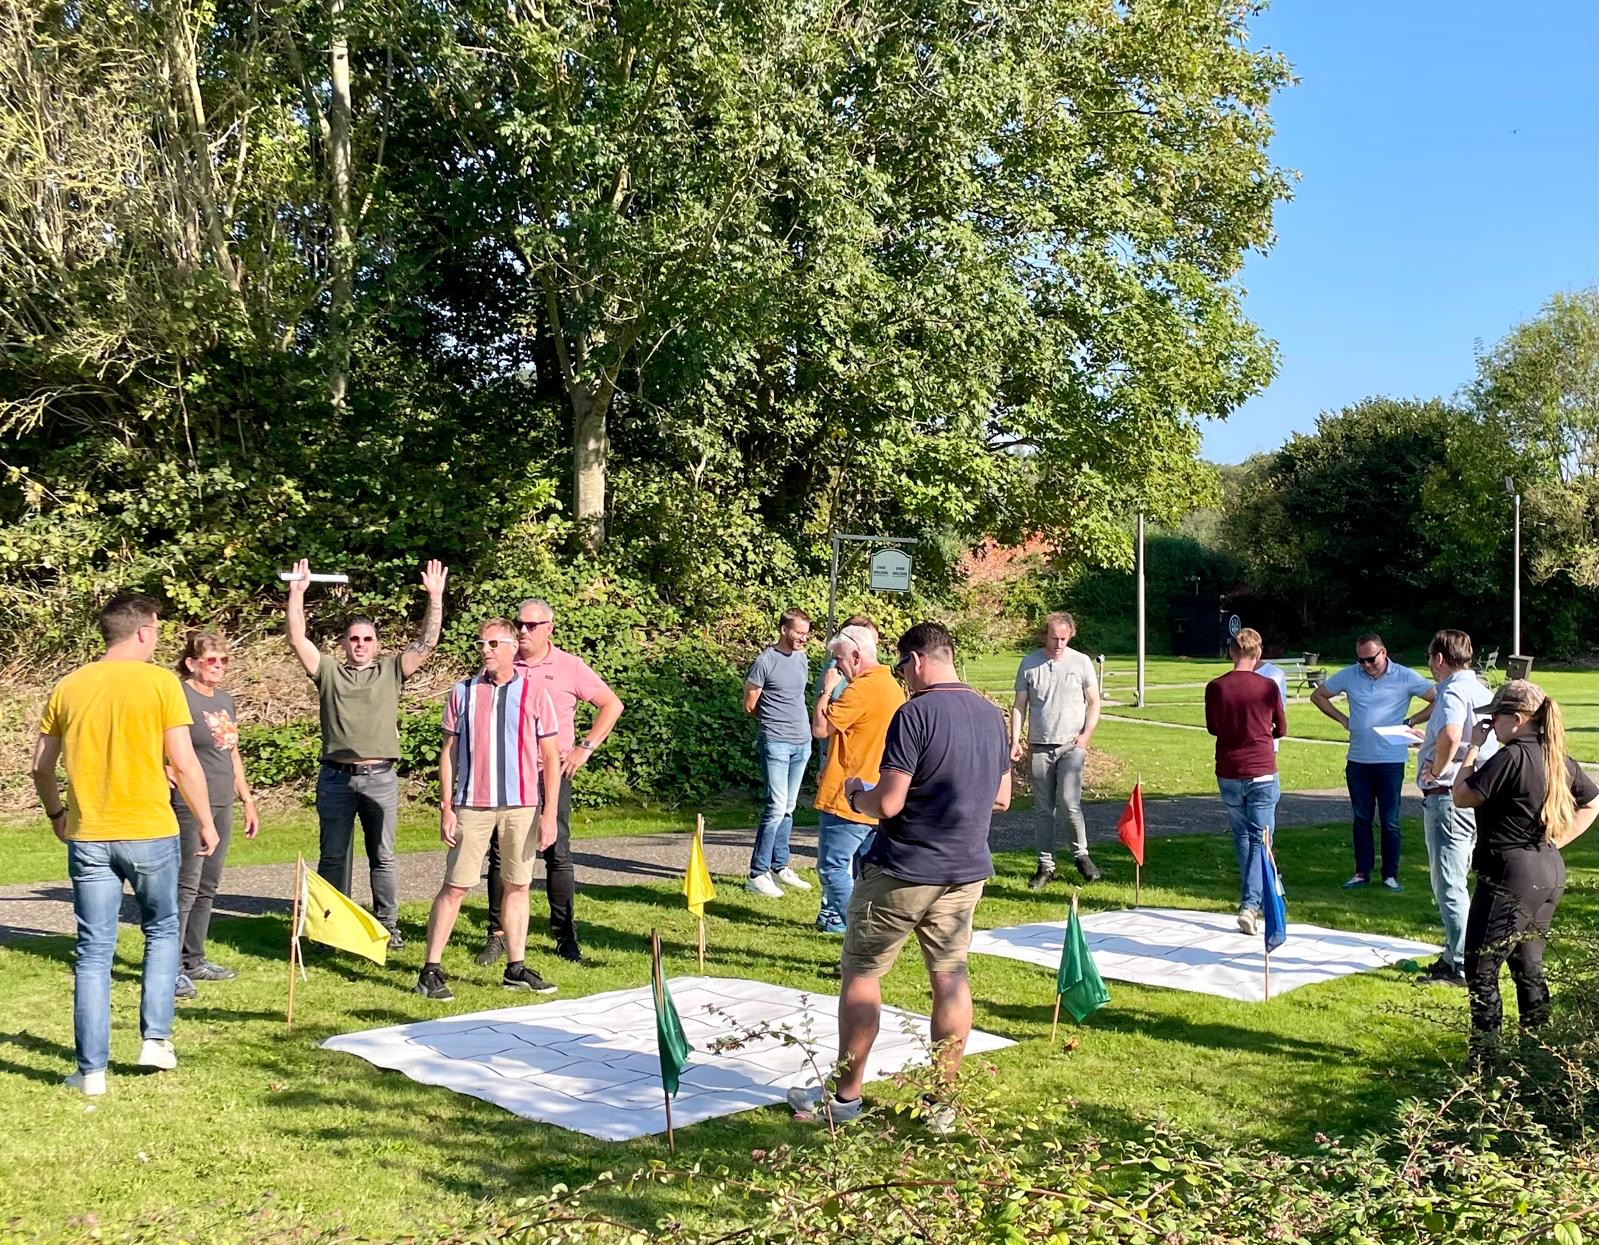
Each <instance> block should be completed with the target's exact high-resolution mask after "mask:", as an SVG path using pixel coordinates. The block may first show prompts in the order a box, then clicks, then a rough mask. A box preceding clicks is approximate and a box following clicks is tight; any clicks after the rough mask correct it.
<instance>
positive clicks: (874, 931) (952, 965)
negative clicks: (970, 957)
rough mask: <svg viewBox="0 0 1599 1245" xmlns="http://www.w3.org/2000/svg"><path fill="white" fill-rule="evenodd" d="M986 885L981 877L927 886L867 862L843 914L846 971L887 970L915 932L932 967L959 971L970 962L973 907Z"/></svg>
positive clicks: (860, 973)
mask: <svg viewBox="0 0 1599 1245" xmlns="http://www.w3.org/2000/svg"><path fill="white" fill-rule="evenodd" d="M983 886H984V883H982V882H964V883H962V884H961V885H959V886H926V885H923V884H922V883H920V882H904V881H901V880H900V879H899V878H895V877H890V876H889V875H888V874H886V873H884V872H883V870H882V868H881V867H880V866H878V865H867V866H866V868H865V871H864V872H863V873H862V875H861V879H860V881H858V882H857V883H856V884H855V893H854V894H853V895H851V896H850V900H849V912H848V914H847V915H846V916H845V922H846V929H845V931H844V961H843V968H844V971H845V972H846V973H849V974H851V975H852V976H855V977H881V976H883V975H884V974H885V973H887V972H888V970H889V969H891V968H893V967H894V961H895V960H896V959H898V958H899V952H900V948H901V947H903V946H904V945H905V940H906V939H907V938H909V937H910V936H911V934H912V933H913V932H914V933H915V934H916V941H917V942H919V943H920V944H921V946H922V959H923V960H924V961H926V963H927V971H928V972H930V973H953V972H959V971H960V970H961V969H963V968H965V967H966V949H967V948H968V947H969V946H971V942H972V913H974V912H976V911H977V901H978V900H979V899H981V898H982V897H983Z"/></svg>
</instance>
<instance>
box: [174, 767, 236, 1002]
mask: <svg viewBox="0 0 1599 1245" xmlns="http://www.w3.org/2000/svg"><path fill="white" fill-rule="evenodd" d="M172 809H173V812H175V813H177V815H178V838H179V841H180V843H181V844H182V849H183V860H182V863H181V864H180V865H179V866H178V938H179V940H180V945H181V947H182V950H181V951H180V953H179V958H178V971H179V972H180V973H187V972H189V971H191V970H193V969H196V968H199V967H200V965H202V964H204V963H205V939H206V935H207V934H209V933H210V932H211V904H212V901H214V900H215V899H216V897H217V887H218V886H219V885H220V884H221V882H222V866H223V864H224V863H225V862H226V861H227V858H228V840H229V839H230V838H231V837H232V835H233V800H232V796H231V793H230V795H229V799H228V802H227V803H226V804H213V805H212V806H211V820H212V821H213V822H215V823H216V828H217V850H216V851H214V852H212V853H211V854H210V855H209V856H200V855H197V854H196V853H198V852H199V850H200V823H199V822H198V821H196V820H195V818H194V814H193V813H191V812H190V811H189V806H188V805H187V804H185V803H184V802H183V800H182V799H181V798H180V799H178V800H175V801H174V802H173V805H172Z"/></svg>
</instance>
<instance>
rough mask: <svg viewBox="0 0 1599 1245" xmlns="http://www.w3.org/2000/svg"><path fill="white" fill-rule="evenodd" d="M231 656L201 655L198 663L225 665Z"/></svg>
mask: <svg viewBox="0 0 1599 1245" xmlns="http://www.w3.org/2000/svg"><path fill="white" fill-rule="evenodd" d="M232 660H233V659H232V658H231V657H202V658H200V664H201V665H204V666H225V665H227V664H228V662H230V661H232Z"/></svg>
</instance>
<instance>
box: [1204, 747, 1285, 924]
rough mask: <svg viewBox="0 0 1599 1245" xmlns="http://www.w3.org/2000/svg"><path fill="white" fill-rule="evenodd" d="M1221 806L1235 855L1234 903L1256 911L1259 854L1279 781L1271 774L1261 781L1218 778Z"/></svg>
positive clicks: (1270, 822)
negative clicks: (1236, 876) (1235, 894)
mask: <svg viewBox="0 0 1599 1245" xmlns="http://www.w3.org/2000/svg"><path fill="white" fill-rule="evenodd" d="M1216 785H1217V787H1219V788H1220V789H1221V806H1222V807H1223V808H1225V809H1226V810H1227V825H1228V827H1229V828H1230V829H1231V830H1232V832H1233V854H1234V855H1235V856H1236V857H1237V858H1238V906H1239V907H1241V908H1252V909H1254V910H1255V911H1256V912H1259V911H1260V910H1261V908H1262V907H1264V893H1263V892H1262V890H1261V888H1260V858H1261V854H1262V853H1263V852H1264V851H1265V846H1266V835H1267V833H1268V832H1269V831H1270V830H1271V828H1272V826H1273V825H1274V824H1275V822H1276V819H1277V797H1278V796H1279V795H1281V794H1282V784H1281V783H1280V782H1278V780H1277V775H1276V774H1273V775H1272V776H1271V777H1270V778H1268V779H1265V780H1264V781H1256V780H1255V779H1252V778H1218V779H1216Z"/></svg>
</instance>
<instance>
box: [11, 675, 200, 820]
mask: <svg viewBox="0 0 1599 1245" xmlns="http://www.w3.org/2000/svg"><path fill="white" fill-rule="evenodd" d="M192 721H193V719H192V718H191V717H190V715H189V705H188V701H186V700H185V699H184V696H183V685H182V684H181V683H179V682H178V676H177V675H175V674H173V673H172V671H170V670H163V669H161V667H159V666H155V665H151V664H150V663H149V662H147V661H96V662H91V663H90V664H89V665H87V666H83V667H81V668H79V669H77V670H74V671H73V672H72V673H71V674H69V675H67V677H66V678H64V679H62V680H61V682H59V683H57V684H56V685H55V689H54V690H53V691H52V692H51V693H50V701H49V703H48V704H46V705H45V708H44V718H43V719H42V720H41V721H40V723H39V733H40V734H41V735H53V736H55V737H56V738H58V739H60V740H61V751H62V752H63V754H64V755H65V762H66V768H67V804H68V807H69V809H70V812H68V814H67V837H68V838H70V839H76V840H79V841H80V842H81V841H92V842H103V841H106V840H112V839H164V838H166V837H167V836H169V835H173V834H176V833H177V832H178V820H177V818H176V817H175V816H173V813H172V794H171V792H172V788H171V787H170V786H169V785H168V783H167V774H166V763H165V757H166V749H165V746H164V740H163V738H162V737H163V736H164V735H165V734H166V732H167V731H168V730H170V729H171V728H172V727H174V726H188V725H190V723H191V722H192Z"/></svg>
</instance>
